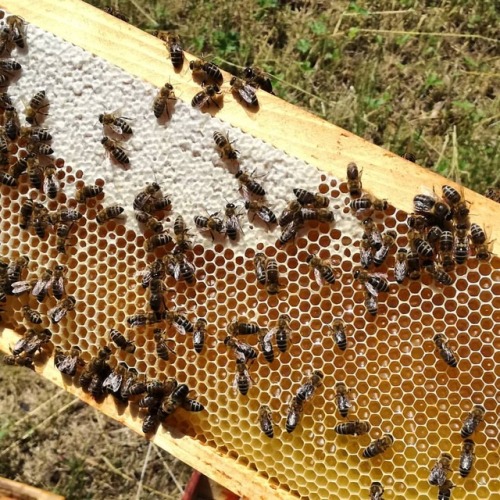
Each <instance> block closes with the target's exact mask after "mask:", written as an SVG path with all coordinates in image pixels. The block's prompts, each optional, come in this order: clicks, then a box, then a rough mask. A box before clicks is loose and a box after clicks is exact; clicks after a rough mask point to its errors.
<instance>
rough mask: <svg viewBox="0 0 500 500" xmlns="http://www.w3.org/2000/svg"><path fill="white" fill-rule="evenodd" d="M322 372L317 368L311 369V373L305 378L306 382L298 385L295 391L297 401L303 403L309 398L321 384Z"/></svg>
mask: <svg viewBox="0 0 500 500" xmlns="http://www.w3.org/2000/svg"><path fill="white" fill-rule="evenodd" d="M323 377H324V375H323V373H322V372H320V371H319V370H315V371H313V373H312V375H311V376H310V377H308V378H307V380H306V382H305V383H304V384H302V385H301V386H300V387H299V390H298V391H297V395H296V398H297V401H299V402H300V403H304V402H305V401H308V400H309V399H311V398H312V397H313V395H314V393H315V391H316V389H317V388H318V387H319V386H320V385H321V382H322V380H323Z"/></svg>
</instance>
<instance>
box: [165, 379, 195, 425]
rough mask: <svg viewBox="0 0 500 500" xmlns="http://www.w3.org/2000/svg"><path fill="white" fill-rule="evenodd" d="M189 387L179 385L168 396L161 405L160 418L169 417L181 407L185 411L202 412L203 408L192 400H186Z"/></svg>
mask: <svg viewBox="0 0 500 500" xmlns="http://www.w3.org/2000/svg"><path fill="white" fill-rule="evenodd" d="M188 394H189V387H188V386H187V385H186V384H181V385H179V386H178V387H177V388H176V389H175V390H174V391H173V392H172V394H171V395H170V396H168V397H167V398H166V399H165V400H164V401H163V402H162V404H161V408H160V416H161V417H162V418H166V417H168V416H169V415H171V414H172V413H173V412H174V411H175V410H176V409H177V408H179V407H180V406H182V407H183V408H184V409H185V410H187V411H192V412H199V411H203V410H204V409H205V407H204V406H203V405H202V404H201V403H199V402H198V401H195V400H194V399H190V398H188V397H187V396H188Z"/></svg>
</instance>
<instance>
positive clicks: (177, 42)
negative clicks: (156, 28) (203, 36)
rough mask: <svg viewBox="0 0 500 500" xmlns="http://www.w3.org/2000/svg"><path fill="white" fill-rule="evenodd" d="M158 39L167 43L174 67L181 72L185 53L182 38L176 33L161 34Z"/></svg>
mask: <svg viewBox="0 0 500 500" xmlns="http://www.w3.org/2000/svg"><path fill="white" fill-rule="evenodd" d="M158 38H160V39H161V40H163V41H164V42H165V45H166V47H167V48H168V51H169V54H170V60H171V61H172V66H173V67H174V68H175V69H176V70H179V69H181V68H182V66H183V64H184V51H183V50H182V44H181V38H180V36H179V35H177V34H175V33H160V34H159V36H158Z"/></svg>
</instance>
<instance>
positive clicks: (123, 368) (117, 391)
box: [102, 362, 129, 401]
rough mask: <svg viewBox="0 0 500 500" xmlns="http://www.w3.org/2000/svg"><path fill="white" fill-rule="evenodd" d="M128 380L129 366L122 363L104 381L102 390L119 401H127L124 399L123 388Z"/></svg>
mask: <svg viewBox="0 0 500 500" xmlns="http://www.w3.org/2000/svg"><path fill="white" fill-rule="evenodd" d="M128 378H129V377H128V368H127V365H126V364H125V363H123V362H120V364H119V365H118V366H117V367H116V368H115V369H114V370H112V371H111V373H110V374H109V375H108V376H107V377H106V378H105V379H104V380H103V382H102V389H103V391H105V392H108V393H111V394H112V395H113V396H115V397H116V398H118V400H120V401H126V400H127V398H123V397H122V386H123V384H124V383H125V381H126V380H127V379H128Z"/></svg>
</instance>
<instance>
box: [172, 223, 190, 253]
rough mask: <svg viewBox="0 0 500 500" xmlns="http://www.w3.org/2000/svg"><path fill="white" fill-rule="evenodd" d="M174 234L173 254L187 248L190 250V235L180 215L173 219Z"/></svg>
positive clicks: (184, 250) (182, 251)
mask: <svg viewBox="0 0 500 500" xmlns="http://www.w3.org/2000/svg"><path fill="white" fill-rule="evenodd" d="M174 235H175V247H174V255H175V254H177V253H184V252H186V251H187V250H191V248H192V246H193V244H192V242H191V240H190V239H189V236H192V235H191V234H190V233H189V230H188V228H187V225H186V223H185V221H184V218H183V217H182V215H178V216H177V217H176V219H175V221H174Z"/></svg>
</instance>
